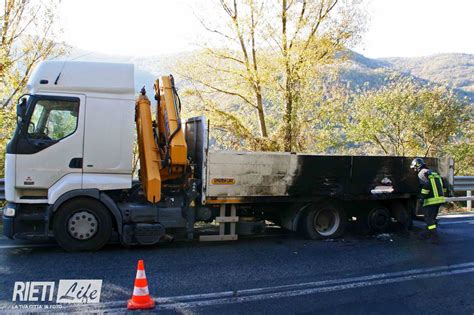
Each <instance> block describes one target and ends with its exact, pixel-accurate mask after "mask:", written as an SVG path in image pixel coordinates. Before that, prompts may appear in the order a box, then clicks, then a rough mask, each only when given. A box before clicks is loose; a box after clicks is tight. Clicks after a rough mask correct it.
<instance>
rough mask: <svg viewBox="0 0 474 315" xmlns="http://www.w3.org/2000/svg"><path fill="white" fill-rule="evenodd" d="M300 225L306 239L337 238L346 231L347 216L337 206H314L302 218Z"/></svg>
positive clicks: (331, 204)
mask: <svg viewBox="0 0 474 315" xmlns="http://www.w3.org/2000/svg"><path fill="white" fill-rule="evenodd" d="M302 223H303V224H302V228H303V233H304V235H305V237H306V238H308V239H312V240H316V239H328V238H337V237H340V236H342V235H343V234H344V232H345V230H346V226H347V215H346V213H345V211H344V210H343V209H342V208H341V207H339V206H338V205H336V204H333V203H328V204H323V205H317V206H314V207H313V208H312V209H311V210H309V211H308V212H307V213H306V215H305V216H304V217H303V222H302Z"/></svg>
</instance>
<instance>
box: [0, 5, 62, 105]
mask: <svg viewBox="0 0 474 315" xmlns="http://www.w3.org/2000/svg"><path fill="white" fill-rule="evenodd" d="M56 5H57V2H56V1H53V0H51V1H33V0H4V1H3V5H2V6H1V7H0V10H1V11H0V14H1V16H0V24H1V31H0V42H1V46H0V86H1V90H0V101H1V104H2V106H3V107H7V106H8V105H10V104H11V102H12V101H13V100H14V99H15V96H17V95H18V93H21V92H22V91H23V90H24V88H25V85H26V83H27V81H28V78H29V76H30V75H31V72H32V71H33V68H34V66H35V65H36V64H37V63H38V62H39V61H41V60H44V59H46V58H51V57H57V56H59V55H62V54H64V52H65V50H64V46H63V45H61V44H58V43H57V42H55V41H54V39H55V38H56V36H57V33H58V30H57V29H56V28H55V23H56V19H57V10H56V9H57V8H56Z"/></svg>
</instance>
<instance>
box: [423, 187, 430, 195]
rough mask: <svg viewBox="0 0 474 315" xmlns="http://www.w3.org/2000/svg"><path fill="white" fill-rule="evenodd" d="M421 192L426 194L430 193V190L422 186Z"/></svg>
mask: <svg viewBox="0 0 474 315" xmlns="http://www.w3.org/2000/svg"><path fill="white" fill-rule="evenodd" d="M421 193H422V194H424V195H428V194H429V193H430V190H429V189H424V188H422V189H421Z"/></svg>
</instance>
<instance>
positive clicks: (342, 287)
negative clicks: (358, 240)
mask: <svg viewBox="0 0 474 315" xmlns="http://www.w3.org/2000/svg"><path fill="white" fill-rule="evenodd" d="M471 272H474V268H465V269H457V270H452V271H443V272H436V273H428V274H420V275H411V276H404V277H396V278H388V279H381V280H373V281H363V282H354V283H347V284H340V285H333V286H324V287H318V288H311V289H302V290H290V291H284V292H276V293H264V294H257V295H249V296H243V297H239V296H236V297H231V298H222V299H213V300H204V301H194V302H187V303H174V304H164V305H158V306H159V307H161V308H165V309H183V308H184V309H187V308H192V307H203V306H215V305H223V304H232V303H240V302H251V301H259V300H267V299H275V298H285V297H294V296H300V295H308V294H315V293H323V292H334V291H340V290H347V289H355V288H362V287H369V286H374V285H383V284H389V283H397V282H403V281H411V280H417V279H425V278H433V277H441V276H451V275H456V274H464V273H471Z"/></svg>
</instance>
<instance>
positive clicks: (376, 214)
mask: <svg viewBox="0 0 474 315" xmlns="http://www.w3.org/2000/svg"><path fill="white" fill-rule="evenodd" d="M390 220H391V217H390V211H388V209H387V208H384V207H381V206H378V207H375V208H373V209H372V210H370V212H369V214H368V215H367V224H368V226H369V227H370V229H372V230H373V231H375V232H384V231H386V230H387V229H388V227H389V226H390Z"/></svg>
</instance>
